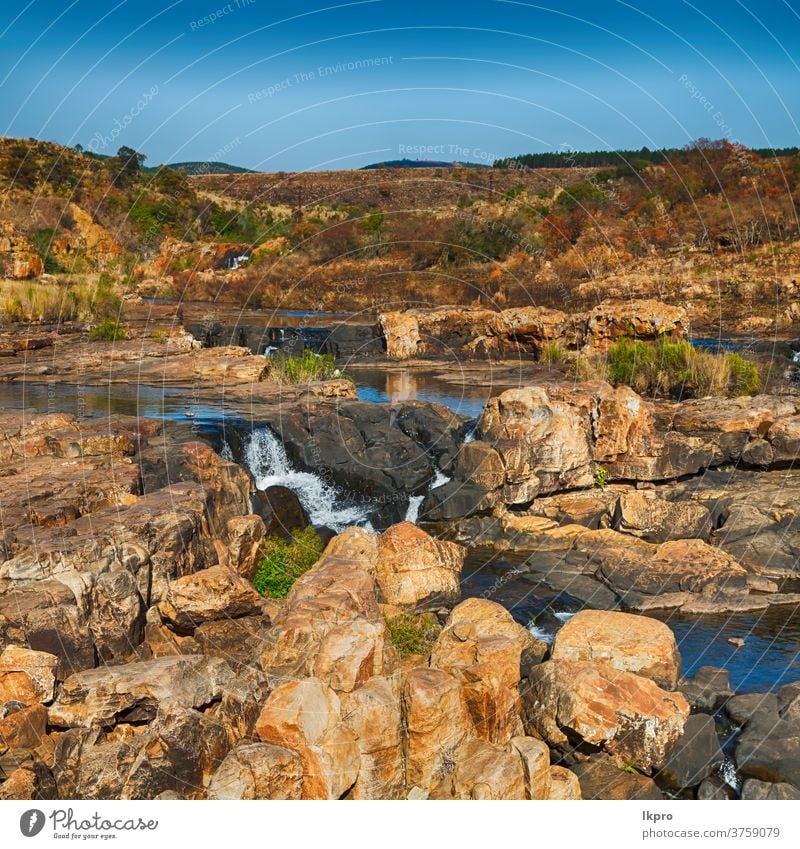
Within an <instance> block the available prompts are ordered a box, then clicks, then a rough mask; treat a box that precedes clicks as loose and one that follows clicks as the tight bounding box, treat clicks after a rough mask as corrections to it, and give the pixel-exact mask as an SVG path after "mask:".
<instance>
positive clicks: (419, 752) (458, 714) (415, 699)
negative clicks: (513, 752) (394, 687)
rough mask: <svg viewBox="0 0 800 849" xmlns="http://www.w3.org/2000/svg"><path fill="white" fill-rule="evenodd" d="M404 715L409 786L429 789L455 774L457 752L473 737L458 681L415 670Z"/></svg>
mask: <svg viewBox="0 0 800 849" xmlns="http://www.w3.org/2000/svg"><path fill="white" fill-rule="evenodd" d="M403 712H404V717H405V727H406V734H407V741H406V783H407V785H409V786H413V785H417V786H419V787H421V788H423V789H429V788H431V787H432V786H433V784H434V783H435V782H436V781H437V780H440V779H443V778H447V777H448V776H450V775H451V774H452V771H453V769H454V767H455V752H456V750H457V749H458V747H459V745H460V744H461V743H462V741H464V740H465V739H468V738H470V737H471V736H472V734H473V726H472V721H471V719H470V717H469V712H468V711H467V706H466V703H465V701H464V696H463V694H462V692H461V686H460V684H459V682H458V680H457V679H456V678H454V677H453V676H452V675H448V674H447V673H446V672H442V671H441V670H439V669H426V668H418V669H414V670H412V671H411V672H410V673H409V674H408V676H407V678H406V681H405V684H404V687H403ZM520 769H521V767H520Z"/></svg>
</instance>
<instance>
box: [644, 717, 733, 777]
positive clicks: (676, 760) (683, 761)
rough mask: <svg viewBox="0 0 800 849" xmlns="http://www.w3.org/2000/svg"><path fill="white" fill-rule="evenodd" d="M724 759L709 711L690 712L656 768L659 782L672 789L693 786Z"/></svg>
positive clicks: (713, 770) (712, 771)
mask: <svg viewBox="0 0 800 849" xmlns="http://www.w3.org/2000/svg"><path fill="white" fill-rule="evenodd" d="M724 760H725V755H724V754H723V752H722V748H721V747H720V744H719V738H718V737H717V728H716V725H715V724H714V720H713V719H712V718H711V717H710V716H708V714H704V713H697V714H693V715H692V716H690V717H689V718H688V719H687V720H686V725H685V726H684V729H683V736H682V737H681V738H680V739H679V740H678V742H677V743H676V744H675V747H674V748H673V749H672V751H671V752H670V753H669V757H668V758H667V760H666V762H665V764H664V766H662V767H661V769H660V770H659V772H658V776H657V777H658V781H659V783H662V784H665V785H666V786H667V787H671V788H674V789H675V790H681V789H683V788H685V787H696V786H697V785H698V784H700V783H701V782H702V781H703V780H704V779H706V778H708V777H709V776H710V775H711V774H712V773H714V772H715V771H716V770H717V769H719V767H720V766H721V765H722V762H723V761H724Z"/></svg>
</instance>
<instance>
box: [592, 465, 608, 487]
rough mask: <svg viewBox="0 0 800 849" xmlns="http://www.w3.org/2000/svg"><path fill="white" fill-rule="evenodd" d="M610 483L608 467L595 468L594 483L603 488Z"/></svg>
mask: <svg viewBox="0 0 800 849" xmlns="http://www.w3.org/2000/svg"><path fill="white" fill-rule="evenodd" d="M607 484H608V469H604V468H603V467H602V466H598V467H597V468H596V469H595V470H594V485H595V486H596V487H599V488H601V489H602V487H604V486H606V485H607Z"/></svg>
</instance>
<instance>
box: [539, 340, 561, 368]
mask: <svg viewBox="0 0 800 849" xmlns="http://www.w3.org/2000/svg"><path fill="white" fill-rule="evenodd" d="M539 359H540V360H541V361H542V362H544V363H547V364H548V365H550V366H552V365H556V364H557V363H563V362H564V360H565V359H566V353H565V352H564V349H563V348H562V347H561V344H560V343H559V342H558V341H556V340H554V341H552V342H548V343H547V344H546V345H545V346H544V348H542V353H541V356H540V357H539Z"/></svg>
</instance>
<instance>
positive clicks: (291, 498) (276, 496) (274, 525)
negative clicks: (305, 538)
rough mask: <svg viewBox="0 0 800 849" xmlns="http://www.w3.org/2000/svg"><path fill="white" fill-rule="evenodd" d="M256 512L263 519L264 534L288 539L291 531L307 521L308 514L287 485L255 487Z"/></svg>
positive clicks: (301, 526) (254, 503)
mask: <svg viewBox="0 0 800 849" xmlns="http://www.w3.org/2000/svg"><path fill="white" fill-rule="evenodd" d="M253 505H254V507H255V510H256V514H257V515H258V516H260V517H261V519H262V520H263V521H264V526H265V535H266V536H268V537H270V536H278V537H281V538H282V539H286V540H289V539H291V538H292V531H300V530H302V529H303V528H305V527H306V526H307V525H308V523H309V521H310V520H309V516H308V513H307V512H306V509H305V507H303V505H302V503H301V501H300V499H299V498H298V497H297V493H295V492H294V491H293V490H291V489H289V487H287V486H268V487H267V488H266V489H257V490H256V492H255V495H254V497H253Z"/></svg>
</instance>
